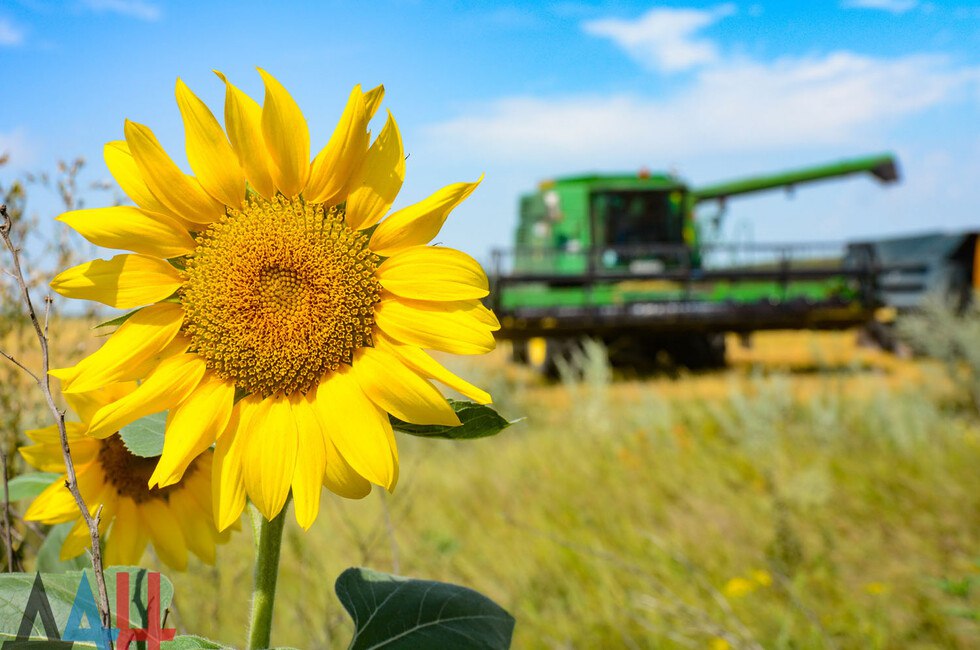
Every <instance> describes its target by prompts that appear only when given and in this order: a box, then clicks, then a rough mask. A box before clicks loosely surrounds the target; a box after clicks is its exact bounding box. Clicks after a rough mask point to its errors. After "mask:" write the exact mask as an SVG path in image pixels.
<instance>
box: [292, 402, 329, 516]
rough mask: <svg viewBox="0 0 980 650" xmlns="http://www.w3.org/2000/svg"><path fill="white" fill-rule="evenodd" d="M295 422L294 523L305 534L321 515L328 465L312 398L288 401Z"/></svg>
mask: <svg viewBox="0 0 980 650" xmlns="http://www.w3.org/2000/svg"><path fill="white" fill-rule="evenodd" d="M290 402H291V403H292V409H293V417H294V418H295V419H296V433H297V441H298V444H297V447H296V468H295V470H294V471H293V482H292V488H293V510H294V511H295V514H296V521H297V522H298V523H299V525H300V526H302V527H303V529H304V530H308V529H309V528H310V526H312V525H313V522H314V521H316V516H317V514H319V512H320V493H321V492H322V491H323V474H324V468H325V467H326V464H327V455H326V450H325V447H326V445H325V443H324V440H323V424H322V422H321V420H320V412H319V410H318V409H317V408H316V402H315V401H314V397H313V394H312V393H311V394H308V395H299V394H296V395H294V396H293V397H291V398H290Z"/></svg>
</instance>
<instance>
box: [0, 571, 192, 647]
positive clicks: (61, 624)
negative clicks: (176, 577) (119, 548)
mask: <svg viewBox="0 0 980 650" xmlns="http://www.w3.org/2000/svg"><path fill="white" fill-rule="evenodd" d="M120 572H126V573H129V574H130V578H129V587H130V590H131V594H132V595H131V600H132V602H134V603H139V604H142V605H143V606H144V607H145V603H146V595H145V594H143V593H139V595H137V593H138V592H137V591H136V590H137V589H140V588H141V587H144V585H145V584H146V569H141V568H139V567H112V568H110V569H107V570H106V572H105V577H106V588H107V589H108V591H109V602H110V603H115V602H116V574H117V573H120ZM91 573H92V572H91V571H71V572H68V573H53V574H51V573H49V574H43V575H42V576H41V579H42V581H43V583H44V590H45V595H46V596H47V599H48V602H49V603H50V605H51V611H52V613H53V615H54V621H55V623H56V625H57V626H58V629H59V630H60V631H63V630H64V629H65V623H66V622H67V621H68V615H69V613H70V612H71V609H72V604H73V602H74V600H75V595H76V594H77V593H78V588H79V583H80V582H81V580H82V579H83V577H84V579H85V580H87V581H88V583H89V587H90V588H91V590H92V593H93V594H95V593H97V592H96V590H95V581H94V580H92V578H91ZM36 575H37V574H34V573H6V574H0V641H4V640H11V639H15V638H16V637H17V630H18V629H19V628H20V624H21V619H22V618H23V615H24V611H25V608H26V606H27V603H28V599H29V598H30V595H31V590H32V589H33V587H34V580H35V576H36ZM144 588H145V587H144ZM173 594H174V592H173V585H172V584H171V583H170V580H168V579H167V577H166V576H160V612H161V616H162V615H163V612H164V611H165V610H166V608H167V607H169V606H170V602H171V601H172V600H173ZM140 610H141V607H139V606H138V605H136V604H134V605H132V606H131V607H130V608H129V613H130V618H129V620H128V621H122V622H125V623H126V624H127V625H128V626H129V627H135V628H140V627H143V626H144V624H143V621H142V620H141V618H140V616H141V614H140ZM114 616H116V617H117V618H116V625H117V626H119V627H122V626H121V625H119V623H120V621H119V619H118V616H119V613H118V612H114ZM44 639H47V636H46V634H45V631H44V628H43V626H42V623H41V619H40V617H37V618H35V620H34V628H33V632H32V635H31V640H44ZM75 646H76V647H95V646H94V645H91V644H87V643H80V642H77V641H76V642H75ZM192 647H193V646H192Z"/></svg>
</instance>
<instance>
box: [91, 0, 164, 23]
mask: <svg viewBox="0 0 980 650" xmlns="http://www.w3.org/2000/svg"><path fill="white" fill-rule="evenodd" d="M84 5H85V6H86V7H88V8H89V9H91V10H92V11H96V12H109V13H116V14H121V15H123V16H129V17H130V18H137V19H139V20H145V21H147V22H154V21H157V20H160V17H161V16H162V12H161V11H160V8H159V7H158V6H156V5H155V4H152V3H150V2H145V1H144V0H84Z"/></svg>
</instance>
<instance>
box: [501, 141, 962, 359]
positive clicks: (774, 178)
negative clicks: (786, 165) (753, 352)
mask: <svg viewBox="0 0 980 650" xmlns="http://www.w3.org/2000/svg"><path fill="white" fill-rule="evenodd" d="M853 174H869V175H871V176H873V177H875V178H876V179H878V180H879V181H880V182H882V183H892V182H895V181H897V180H898V171H897V168H896V162H895V158H894V157H893V156H892V155H888V154H885V155H877V156H869V157H866V158H859V159H854V160H845V161H841V162H837V163H834V164H828V165H821V166H817V167H812V168H808V169H801V170H797V171H791V172H785V173H780V174H774V175H769V176H758V177H752V178H746V179H742V180H736V181H732V182H728V183H720V184H716V185H709V186H707V187H701V188H691V187H689V186H688V185H686V184H685V183H684V182H683V181H682V180H681V179H679V178H677V177H676V176H673V175H670V174H649V173H646V172H641V173H639V174H635V175H587V176H571V177H565V178H559V179H555V180H553V181H546V182H543V183H541V185H540V187H539V189H538V190H537V191H536V192H533V193H530V194H526V195H524V196H522V197H521V199H520V220H519V223H518V226H517V233H516V242H515V243H516V246H515V248H514V249H513V250H511V251H500V250H498V251H494V260H493V265H492V272H491V278H492V292H491V301H492V307H493V308H494V310H495V311H496V313H497V315H498V317H499V318H500V321H501V324H502V328H501V330H500V333H499V335H500V338H502V339H509V340H511V341H512V342H513V350H514V358H515V360H517V361H521V362H528V363H531V364H532V365H534V366H536V367H538V368H539V369H540V370H542V371H544V372H549V373H554V372H555V369H556V362H557V359H558V358H560V357H562V356H565V357H567V356H568V355H569V354H571V352H572V351H573V350H574V349H575V347H576V346H578V345H580V342H581V340H582V339H583V338H585V337H590V338H594V339H598V340H601V341H602V342H603V343H605V345H606V347H607V349H608V350H609V353H610V358H611V359H612V361H613V362H614V363H625V364H629V365H633V366H638V365H643V364H644V362H647V361H650V362H652V361H653V360H655V359H658V358H661V359H662V355H663V354H666V355H668V356H669V358H670V359H672V360H673V362H674V363H676V364H678V365H683V366H687V367H689V368H695V369H697V368H709V367H716V366H720V365H723V364H724V362H725V336H724V335H725V333H727V332H736V333H742V334H746V335H747V334H749V333H751V332H754V331H758V330H773V329H841V328H849V327H854V326H857V325H863V324H867V323H869V322H871V321H872V320H873V318H874V314H875V311H876V310H877V309H878V308H880V307H882V306H883V302H882V300H881V298H880V296H881V287H880V282H881V281H882V279H883V278H887V277H890V278H892V280H893V281H892V289H893V290H894V291H898V292H901V291H903V290H907V289H909V288H910V287H903V286H902V282H901V281H899V282H898V283H896V282H895V281H894V279H895V278H896V277H898V278H899V280H901V274H903V273H913V274H914V273H921V272H922V271H923V268H922V266H923V265H922V263H921V260H912V262H909V261H903V260H901V259H900V260H898V261H896V262H892V263H890V264H889V265H888V266H885V265H883V264H882V263H881V261H880V260H879V259H878V257H877V255H876V247H875V246H874V245H873V244H871V243H869V244H861V245H850V246H848V245H833V246H830V245H816V244H806V245H771V244H766V245H763V244H742V245H731V244H719V243H710V242H707V241H705V237H706V235H708V234H710V231H711V230H717V224H718V223H719V221H720V217H721V215H722V214H723V212H724V209H725V204H726V202H727V200H728V199H730V198H732V197H736V196H741V195H745V194H750V193H754V192H761V191H765V190H771V189H776V188H786V189H789V190H792V189H793V188H795V187H796V186H799V185H803V184H806V183H812V182H816V181H821V180H825V179H832V178H840V177H844V176H849V175H853ZM711 202H715V203H717V205H718V208H717V210H716V211H715V212H714V214H713V215H709V216H708V217H707V219H706V218H705V217H704V216H703V215H702V216H700V217H696V211H698V209H699V208H701V207H702V206H703V205H704V204H708V203H711ZM712 224H714V226H715V227H714V228H712V227H711V226H712ZM970 261H971V264H972V257H971V260H970ZM911 288H912V289H915V287H911ZM920 289H921V287H920Z"/></svg>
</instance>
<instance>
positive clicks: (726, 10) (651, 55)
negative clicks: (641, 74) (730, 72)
mask: <svg viewBox="0 0 980 650" xmlns="http://www.w3.org/2000/svg"><path fill="white" fill-rule="evenodd" d="M733 13H735V5H733V4H724V5H719V6H717V7H714V8H713V9H706V10H702V9H666V8H657V9H651V10H650V11H648V12H647V13H645V14H644V15H643V16H641V17H640V18H638V19H636V20H620V19H618V18H602V19H598V20H590V21H587V22H585V23H584V24H583V25H582V27H583V29H584V30H585V32H586V33H588V34H591V35H593V36H601V37H605V38H609V39H611V40H612V41H613V42H614V43H615V44H616V45H618V46H619V47H620V48H622V49H623V50H625V51H626V52H627V53H628V54H629V55H630V56H631V57H633V58H634V59H636V60H637V61H638V62H639V63H640V64H641V65H644V66H646V67H649V68H652V69H654V70H659V71H661V72H681V71H683V70H689V69H691V68H695V67H697V66H701V65H705V64H710V63H714V62H716V61H717V60H718V58H719V54H718V48H717V47H716V46H715V44H714V43H713V42H711V41H710V40H707V39H703V38H698V37H697V32H699V31H700V30H702V29H704V28H705V27H708V26H709V25H712V24H714V23H716V22H718V21H719V20H721V19H722V18H724V17H725V16H730V15H731V14H733Z"/></svg>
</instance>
